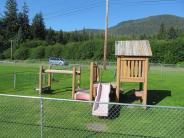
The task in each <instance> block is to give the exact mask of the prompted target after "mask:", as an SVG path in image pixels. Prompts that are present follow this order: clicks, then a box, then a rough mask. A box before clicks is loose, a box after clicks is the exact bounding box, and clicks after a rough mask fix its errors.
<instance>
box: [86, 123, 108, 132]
mask: <svg viewBox="0 0 184 138" xmlns="http://www.w3.org/2000/svg"><path fill="white" fill-rule="evenodd" d="M87 128H88V129H89V130H93V131H97V132H103V131H105V130H106V129H107V126H106V125H105V124H100V123H91V124H88V125H87Z"/></svg>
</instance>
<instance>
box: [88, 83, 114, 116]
mask: <svg viewBox="0 0 184 138" xmlns="http://www.w3.org/2000/svg"><path fill="white" fill-rule="evenodd" d="M110 90H111V85H110V83H99V84H98V87H97V96H96V98H95V103H94V104H93V110H92V115H94V116H108V112H109V105H108V104H105V103H108V102H109V94H110ZM101 103H104V104H101Z"/></svg>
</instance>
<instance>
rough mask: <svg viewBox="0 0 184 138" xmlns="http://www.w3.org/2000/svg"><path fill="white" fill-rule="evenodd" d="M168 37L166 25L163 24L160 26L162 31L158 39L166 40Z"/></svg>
mask: <svg viewBox="0 0 184 138" xmlns="http://www.w3.org/2000/svg"><path fill="white" fill-rule="evenodd" d="M166 36H167V32H166V29H165V25H164V24H163V23H162V24H161V25H160V30H159V33H158V39H166Z"/></svg>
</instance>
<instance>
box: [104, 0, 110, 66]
mask: <svg viewBox="0 0 184 138" xmlns="http://www.w3.org/2000/svg"><path fill="white" fill-rule="evenodd" d="M108 21H109V0H106V28H105V40H104V65H103V68H104V69H106V62H107V61H106V60H107V39H108Z"/></svg>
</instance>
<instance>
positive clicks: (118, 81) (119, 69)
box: [116, 57, 121, 102]
mask: <svg viewBox="0 0 184 138" xmlns="http://www.w3.org/2000/svg"><path fill="white" fill-rule="evenodd" d="M120 67H121V58H120V57H117V74H116V86H117V87H116V102H118V101H119V95H120V71H121V68H120Z"/></svg>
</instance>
